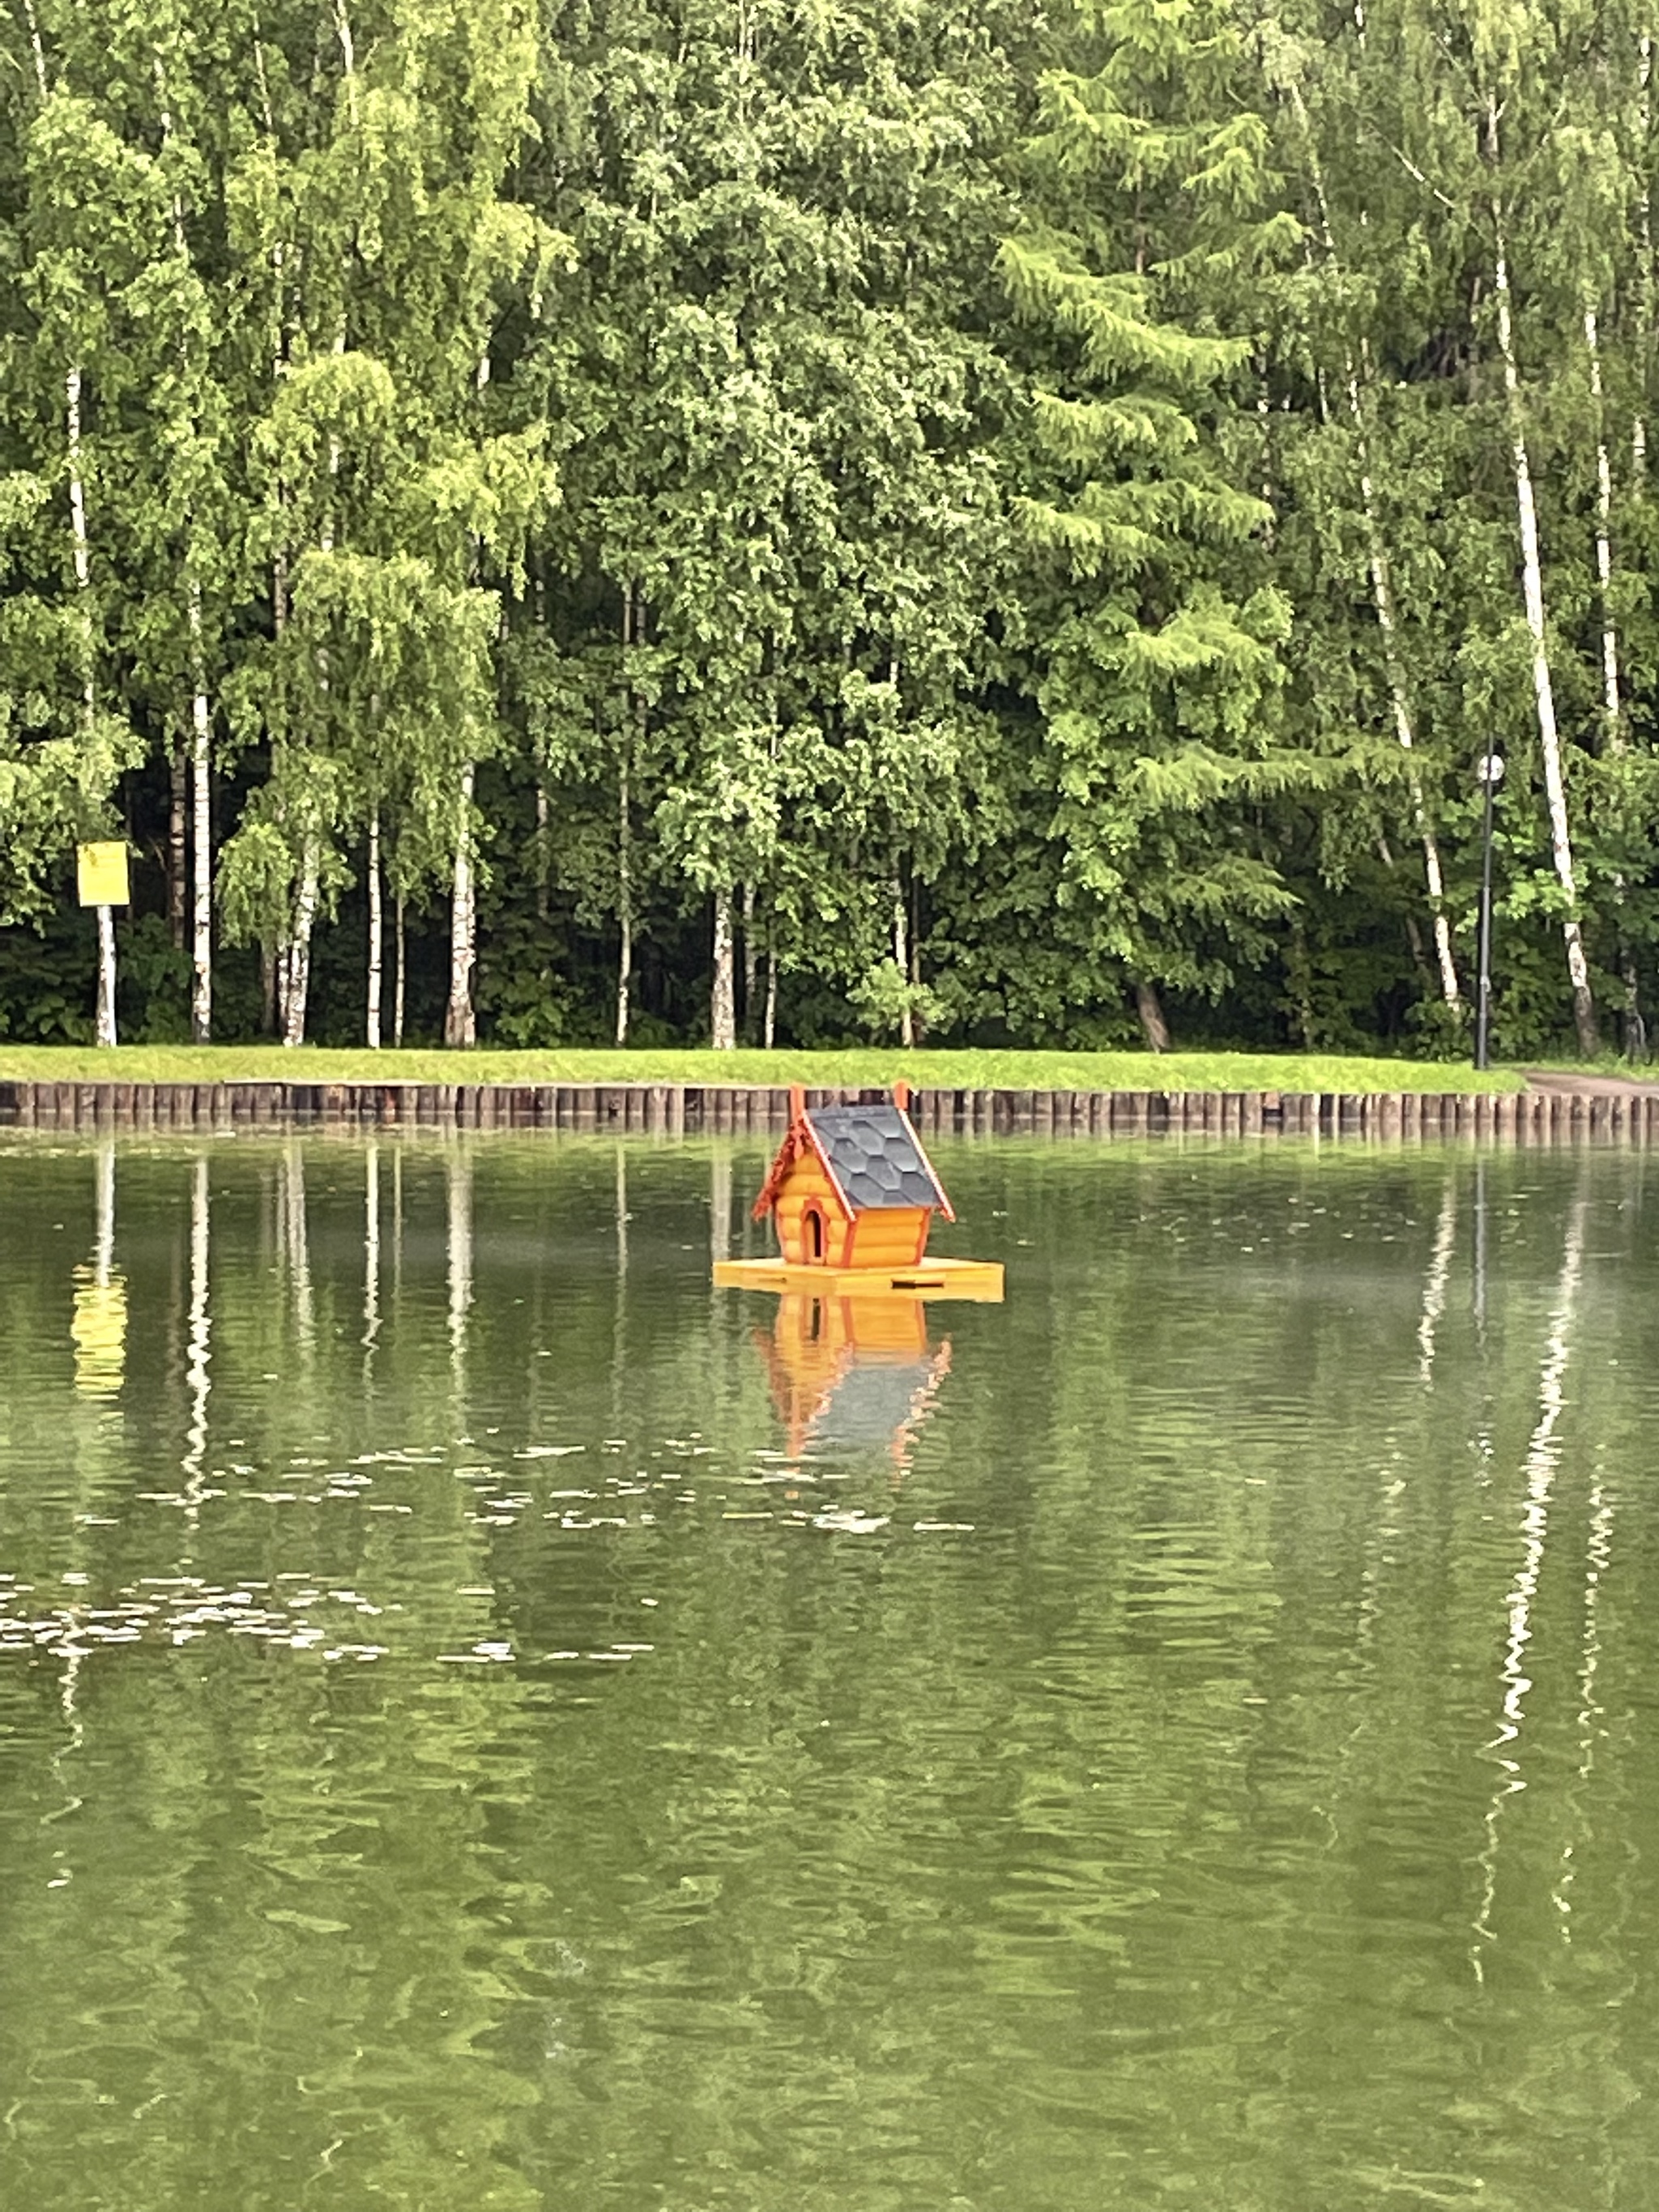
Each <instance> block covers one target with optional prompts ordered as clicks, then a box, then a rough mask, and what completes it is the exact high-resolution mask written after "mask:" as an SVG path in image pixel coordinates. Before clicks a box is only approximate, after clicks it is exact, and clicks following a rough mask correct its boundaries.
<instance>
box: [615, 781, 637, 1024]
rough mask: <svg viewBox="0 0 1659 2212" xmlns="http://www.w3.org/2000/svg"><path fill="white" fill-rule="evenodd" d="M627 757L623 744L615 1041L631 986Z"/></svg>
mask: <svg viewBox="0 0 1659 2212" xmlns="http://www.w3.org/2000/svg"><path fill="white" fill-rule="evenodd" d="M630 784H631V779H630V777H629V758H628V752H627V748H626V744H624V747H623V758H622V780H621V787H620V795H619V797H618V799H617V926H618V930H619V933H620V938H621V942H620V943H619V945H618V946H617V1043H618V1044H619V1045H624V1044H626V1043H627V1042H628V1020H629V1001H630V999H631V997H632V994H633V987H634V849H633V843H634V836H633V829H634V825H633V818H632V815H633V808H632V795H631V790H630Z"/></svg>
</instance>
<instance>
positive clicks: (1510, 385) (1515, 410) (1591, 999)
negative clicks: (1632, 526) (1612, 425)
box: [1488, 104, 1601, 1060]
mask: <svg viewBox="0 0 1659 2212" xmlns="http://www.w3.org/2000/svg"><path fill="white" fill-rule="evenodd" d="M1488 143H1489V145H1490V147H1491V149H1492V155H1493V158H1494V159H1496V155H1497V143H1498V110H1497V107H1496V105H1495V104H1494V106H1493V107H1492V112H1491V116H1490V120H1489V124H1488ZM1492 228H1493V240H1494V245H1495V248H1496V266H1495V268H1494V270H1493V278H1494V289H1495V290H1496V292H1497V295H1498V351H1499V353H1500V354H1501V356H1502V357H1503V362H1504V392H1505V394H1506V395H1507V398H1508V401H1509V413H1510V466H1511V468H1512V470H1513V471H1514V476H1515V508H1516V524H1517V527H1518V529H1519V532H1520V538H1521V579H1522V593H1523V597H1524V599H1525V603H1526V610H1527V628H1528V630H1529V631H1530V632H1531V633H1532V687H1533V700H1534V707H1535V708H1536V711H1537V716H1538V745H1539V750H1540V752H1541V755H1542V757H1543V764H1544V791H1545V795H1546V797H1547V800H1548V803H1549V817H1550V849H1551V851H1552V853H1553V856H1554V860H1555V873H1556V878H1557V880H1558V882H1559V884H1560V886H1561V890H1562V894H1563V896H1564V897H1565V900H1566V906H1567V911H1566V914H1565V917H1564V918H1563V920H1562V923H1561V935H1562V940H1563V943H1564V944H1565V949H1566V956H1567V980H1568V981H1569V982H1570V984H1571V987H1572V1019H1573V1027H1574V1029H1575V1030H1576V1031H1577V1037H1578V1050H1579V1053H1580V1055H1581V1056H1582V1057H1583V1059H1585V1060H1593V1059H1595V1055H1596V1054H1597V1053H1598V1052H1599V1051H1600V1050H1601V1036H1600V1033H1599V1031H1598V1029H1597V1026H1596V1019H1595V994H1593V992H1592V991H1591V989H1590V980H1589V961H1588V960H1587V958H1586V957H1585V954H1584V933H1583V923H1582V921H1581V920H1580V915H1579V898H1578V884H1577V877H1576V875H1575V873H1574V871H1573V859H1572V836H1571V827H1570V824H1569V821H1568V816H1567V792H1566V785H1565V781H1564V779H1563V776H1562V773H1561V739H1560V734H1559V729H1558V726H1557V724H1556V719H1555V690H1554V686H1553V684H1552V682H1551V680H1550V656H1549V641H1548V635H1547V629H1546V627H1545V617H1544V571H1543V564H1542V562H1541V558H1540V555H1539V550H1538V509H1537V506H1536V503H1535V502H1534V498H1533V489H1532V465H1531V463H1530V461H1529V459H1528V453H1527V435H1526V425H1525V422H1524V418H1523V417H1522V411H1521V380H1520V377H1519V375H1518V374H1517V372H1516V363H1515V331H1514V325H1513V323H1512V321H1511V319H1510V270H1509V257H1508V252H1507V248H1506V246H1505V244H1504V217H1503V210H1502V208H1501V207H1500V206H1499V204H1498V200H1497V198H1496V197H1494V198H1493V200H1492Z"/></svg>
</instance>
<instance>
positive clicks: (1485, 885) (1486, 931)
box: [1474, 748, 1504, 1067]
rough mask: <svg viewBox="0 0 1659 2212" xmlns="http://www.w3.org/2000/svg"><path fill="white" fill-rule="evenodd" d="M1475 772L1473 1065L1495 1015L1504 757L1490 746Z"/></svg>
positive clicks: (1479, 1062)
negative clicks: (1479, 813) (1496, 862)
mask: <svg viewBox="0 0 1659 2212" xmlns="http://www.w3.org/2000/svg"><path fill="white" fill-rule="evenodd" d="M1474 772H1475V775H1476V777H1477V778H1478V779H1479V781H1480V785H1481V787H1482V788H1483V789H1484V791H1485V792H1486V810H1485V818H1484V820H1483V823H1482V825H1481V831H1480V946H1479V951H1478V953H1477V955H1476V958H1477V962H1478V965H1479V968H1480V975H1479V978H1478V980H1477V981H1476V984H1475V1000H1474V1064H1475V1066H1477V1067H1485V1066H1486V1065H1487V1060H1486V1032H1487V1026H1488V1023H1489V1021H1490V1018H1491V1014H1492V802H1493V800H1494V799H1496V798H1497V796H1498V785H1499V784H1500V783H1502V781H1504V759H1503V756H1502V754H1501V753H1495V752H1493V751H1492V750H1490V748H1489V749H1488V750H1486V752H1485V753H1483V754H1482V755H1481V757H1480V762H1479V763H1478V764H1477V766H1476V768H1475V771H1474Z"/></svg>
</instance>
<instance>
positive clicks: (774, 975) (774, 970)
mask: <svg viewBox="0 0 1659 2212" xmlns="http://www.w3.org/2000/svg"><path fill="white" fill-rule="evenodd" d="M777 1028H778V954H777V947H776V946H775V945H773V944H772V943H771V942H770V941H768V944H767V947H766V1015H765V1018H764V1020H763V1023H762V1024H761V1042H762V1044H763V1046H764V1047H765V1048H766V1049H767V1051H768V1052H770V1051H771V1049H772V1041H773V1039H774V1038H775V1036H776V1035H777Z"/></svg>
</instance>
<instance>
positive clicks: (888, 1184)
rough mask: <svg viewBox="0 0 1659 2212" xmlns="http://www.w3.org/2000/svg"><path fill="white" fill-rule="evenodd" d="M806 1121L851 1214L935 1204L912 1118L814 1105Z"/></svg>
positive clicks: (888, 1110)
mask: <svg viewBox="0 0 1659 2212" xmlns="http://www.w3.org/2000/svg"><path fill="white" fill-rule="evenodd" d="M807 1119H808V1121H810V1122H811V1125H812V1134H813V1135H814V1136H815V1137H816V1138H817V1141H818V1144H819V1146H821V1147H822V1149H823V1156H824V1158H826V1159H827V1160H828V1161H829V1165H830V1167H831V1169H832V1170H834V1173H835V1177H836V1182H838V1183H839V1184H840V1185H841V1187H842V1190H844V1191H845V1192H846V1194H847V1200H848V1204H849V1205H850V1206H852V1208H853V1210H854V1212H855V1213H863V1212H868V1211H870V1210H871V1209H872V1208H874V1207H877V1206H937V1205H938V1204H939V1197H940V1193H939V1186H938V1185H937V1184H936V1183H935V1182H934V1181H933V1176H931V1175H929V1173H928V1172H927V1161H926V1159H925V1158H923V1156H922V1152H921V1146H919V1145H918V1144H917V1142H916V1133H915V1130H914V1129H913V1128H912V1127H910V1118H909V1116H908V1115H907V1114H901V1113H900V1111H899V1109H898V1108H897V1107H896V1106H818V1107H815V1108H814V1109H813V1110H812V1111H811V1114H809V1115H808V1116H807Z"/></svg>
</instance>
